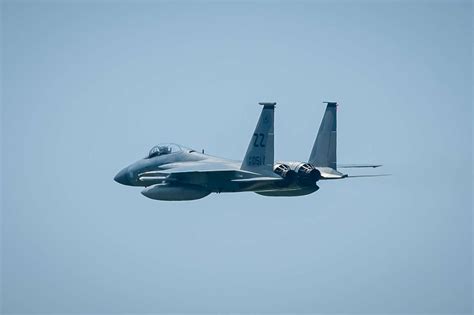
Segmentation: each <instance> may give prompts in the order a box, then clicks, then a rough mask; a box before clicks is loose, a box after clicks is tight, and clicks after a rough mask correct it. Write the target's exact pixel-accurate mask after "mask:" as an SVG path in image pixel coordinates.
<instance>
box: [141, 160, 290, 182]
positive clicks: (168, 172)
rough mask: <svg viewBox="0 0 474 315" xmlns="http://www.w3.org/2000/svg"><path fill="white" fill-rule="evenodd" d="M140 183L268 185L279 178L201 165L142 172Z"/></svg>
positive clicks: (214, 165) (225, 167)
mask: <svg viewBox="0 0 474 315" xmlns="http://www.w3.org/2000/svg"><path fill="white" fill-rule="evenodd" d="M138 178H139V180H140V181H142V182H144V183H149V184H150V185H153V184H157V183H163V182H181V183H188V184H197V185H200V184H203V183H206V182H208V181H209V180H211V181H215V182H219V181H228V182H235V183H248V184H258V183H268V182H270V181H279V180H281V179H282V178H281V177H269V176H264V175H261V174H258V173H254V172H250V171H246V170H241V169H236V168H232V167H228V166H226V165H216V164H211V163H210V164H202V165H186V166H177V167H173V168H168V169H161V170H156V171H148V172H143V173H141V174H139V175H138Z"/></svg>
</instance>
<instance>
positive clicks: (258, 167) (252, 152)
mask: <svg viewBox="0 0 474 315" xmlns="http://www.w3.org/2000/svg"><path fill="white" fill-rule="evenodd" d="M259 104H260V105H263V109H262V113H261V114H260V118H259V120H258V123H257V127H255V132H254V133H253V135H252V138H251V139H250V143H249V146H248V148H247V153H246V154H245V158H244V160H243V161H242V166H241V167H240V169H242V170H247V171H251V172H256V173H260V174H262V173H271V174H273V162H274V157H273V154H274V146H273V122H274V111H275V105H276V103H259Z"/></svg>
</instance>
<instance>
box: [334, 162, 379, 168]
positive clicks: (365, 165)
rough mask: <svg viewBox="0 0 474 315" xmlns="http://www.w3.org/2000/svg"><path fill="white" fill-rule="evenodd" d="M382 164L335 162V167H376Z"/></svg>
mask: <svg viewBox="0 0 474 315" xmlns="http://www.w3.org/2000/svg"><path fill="white" fill-rule="evenodd" d="M380 166H382V165H381V164H339V163H337V168H369V167H372V168H376V167H380Z"/></svg>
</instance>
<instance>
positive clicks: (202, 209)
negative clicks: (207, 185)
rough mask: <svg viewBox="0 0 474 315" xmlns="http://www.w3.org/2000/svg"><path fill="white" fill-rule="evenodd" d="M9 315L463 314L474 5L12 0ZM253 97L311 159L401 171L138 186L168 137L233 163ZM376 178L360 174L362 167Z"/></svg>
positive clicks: (5, 151) (8, 40) (7, 115)
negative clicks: (298, 185) (163, 193)
mask: <svg viewBox="0 0 474 315" xmlns="http://www.w3.org/2000/svg"><path fill="white" fill-rule="evenodd" d="M1 9H2V18H1V21H2V23H1V27H2V36H1V38H2V49H1V53H2V62H1V65H2V67H1V74H2V101H1V106H2V111H1V119H2V124H1V125H2V128H1V133H2V138H1V139H2V154H1V159H2V169H1V172H2V176H1V178H2V182H1V187H2V189H1V192H2V213H1V214H2V217H1V218H2V229H1V231H2V234H1V236H2V256H1V257H2V259H1V262H2V273H1V277H2V278H1V283H2V294H1V296H2V299H1V301H2V311H3V312H4V313H15V312H16V313H18V312H21V313H29V312H42V313H53V312H56V313H58V312H59V313H70V312H80V313H117V312H130V313H142V312H152V313H158V312H165V313H170V312H181V313H186V312H200V313H211V312H257V313H259V312H267V313H268V312H280V313H281V312H288V313H295V312H306V313H334V312H344V313H420V312H424V313H470V312H471V311H472V304H471V301H472V299H473V295H472V193H473V190H472V178H473V176H474V174H473V172H472V121H473V115H472V4H471V2H468V1H449V2H448V1H439V2H427V1H387V2H362V1H351V2H347V1H345V2H342V1H338V2H324V1H320V2H319V1H315V2H295V3H289V2H266V1H258V2H230V3H227V2H199V1H195V2H180V3H172V2H166V1H163V2H151V1H140V2H126V1H123V2H111V1H97V2H94V1H77V2H61V1H56V2H48V1H41V2H27V1H21V2H20V1H3V2H2V5H1ZM259 101H276V102H277V103H278V104H277V108H276V113H275V117H276V118H275V157H276V159H280V160H306V159H307V158H308V156H309V153H310V150H311V146H312V144H313V141H314V138H315V136H316V132H317V128H318V126H319V123H320V121H321V118H322V114H323V111H324V104H322V101H338V102H339V103H340V105H341V106H340V107H339V111H338V115H339V117H338V159H339V161H340V162H341V163H363V162H375V163H381V164H384V169H383V172H387V173H392V174H393V176H391V177H383V178H366V179H353V180H344V181H329V182H324V183H321V184H320V187H321V189H320V190H319V191H318V192H317V193H315V194H313V195H309V196H305V197H299V198H266V197H262V196H258V195H256V194H252V193H242V194H220V195H215V194H213V195H210V196H208V197H207V198H205V199H202V200H199V201H195V202H184V203H172V202H171V203H166V202H158V201H153V200H150V199H147V198H145V197H143V196H142V195H141V194H140V189H133V188H131V187H125V186H121V185H118V184H117V183H115V182H114V181H113V176H114V175H115V173H116V172H117V171H118V170H119V169H121V168H122V167H124V166H126V165H128V164H129V163H131V162H133V161H135V160H137V159H139V158H141V157H143V156H145V155H146V153H147V152H148V150H149V149H150V148H151V147H152V146H153V145H154V144H156V143H159V142H176V143H180V144H183V145H185V146H188V147H193V148H195V149H202V148H204V149H205V150H206V152H207V153H209V154H213V155H218V156H222V157H228V158H231V159H241V158H242V157H243V155H244V154H245V150H246V146H247V143H248V141H249V138H250V136H251V133H252V131H253V128H254V126H255V123H256V121H257V117H258V114H259V110H260V108H259V106H258V105H257V102H259ZM369 171H370V170H369Z"/></svg>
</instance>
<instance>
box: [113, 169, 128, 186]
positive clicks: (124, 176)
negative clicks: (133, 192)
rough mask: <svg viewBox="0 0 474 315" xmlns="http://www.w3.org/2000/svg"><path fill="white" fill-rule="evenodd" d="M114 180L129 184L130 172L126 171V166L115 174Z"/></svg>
mask: <svg viewBox="0 0 474 315" xmlns="http://www.w3.org/2000/svg"><path fill="white" fill-rule="evenodd" d="M114 180H115V181H116V182H117V183H119V184H122V185H131V178H130V173H129V172H128V167H127V168H124V169H123V170H121V171H120V172H118V173H117V175H115V177H114Z"/></svg>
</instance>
